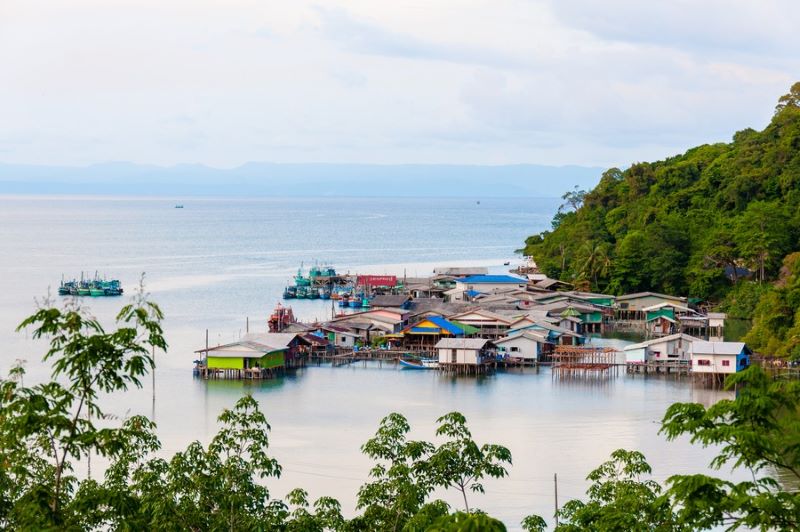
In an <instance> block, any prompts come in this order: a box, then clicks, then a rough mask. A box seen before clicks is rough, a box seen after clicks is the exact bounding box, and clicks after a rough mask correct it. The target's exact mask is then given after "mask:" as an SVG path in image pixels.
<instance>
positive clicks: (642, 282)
mask: <svg viewBox="0 0 800 532" xmlns="http://www.w3.org/2000/svg"><path fill="white" fill-rule="evenodd" d="M565 199H566V200H567V202H566V203H565V206H564V207H563V208H562V210H560V211H559V213H558V214H556V216H555V217H554V219H553V227H552V230H550V231H545V232H543V233H541V234H538V235H533V236H531V237H529V238H528V239H527V240H526V242H525V244H526V245H525V248H524V253H525V254H526V255H531V256H533V257H534V258H535V260H536V262H537V264H538V265H539V267H540V268H541V269H542V270H543V271H544V272H546V273H547V274H548V275H549V276H551V277H555V278H560V279H562V280H566V281H570V282H572V283H575V284H576V285H578V286H582V287H584V288H591V289H593V290H598V291H603V292H611V293H615V294H621V293H624V292H636V291H642V290H654V291H659V292H666V293H671V294H680V295H687V296H689V297H697V298H701V299H703V300H707V301H709V302H711V303H713V304H720V305H721V306H722V307H723V308H724V309H725V310H727V311H728V312H729V313H730V314H732V315H734V316H737V317H753V316H755V317H756V323H755V327H754V331H753V332H751V335H750V336H751V338H749V339H750V341H752V342H753V343H754V344H755V345H754V347H756V348H757V349H769V350H770V351H773V352H775V353H777V354H784V355H786V354H790V353H792V352H794V351H795V345H794V343H795V342H797V341H798V340H795V339H794V337H793V336H792V335H789V332H790V329H791V328H792V327H794V326H795V311H796V309H797V307H796V306H794V305H793V302H794V299H795V298H793V297H789V296H788V295H787V293H786V292H787V291H790V290H791V289H790V288H788V287H789V286H792V280H793V279H794V276H795V267H796V265H795V262H797V261H796V260H794V259H792V258H791V257H790V258H789V259H788V260H787V264H786V265H785V266H784V259H785V258H786V257H787V255H789V254H790V253H792V252H794V251H800V82H798V83H795V84H794V85H793V86H792V88H791V91H790V92H789V93H788V94H786V95H784V96H782V97H781V98H780V100H779V102H778V105H777V107H776V110H775V116H774V117H773V119H772V121H771V123H770V124H769V126H767V127H766V128H765V129H764V130H763V131H755V130H753V129H745V130H743V131H739V132H738V133H736V134H735V135H734V137H733V141H732V142H731V143H729V144H711V145H704V146H698V147H696V148H693V149H691V150H689V151H687V152H686V153H684V154H683V155H678V156H675V157H672V158H669V159H666V160H664V161H658V162H654V163H636V164H634V165H632V166H631V167H630V168H628V169H627V170H625V171H620V170H618V169H616V168H612V169H610V170H608V171H607V172H605V174H604V175H603V177H602V179H601V181H600V183H599V184H598V185H597V187H595V188H594V190H592V191H591V192H587V193H583V192H580V191H577V190H576V191H575V192H571V193H569V194H567V195H565ZM798 269H800V268H798ZM782 270H783V273H782V274H781V271H782ZM798 273H800V272H798ZM776 281H778V282H777V285H778V286H776ZM781 294H783V295H781ZM778 296H780V297H778ZM771 303H772V304H771ZM756 307H757V308H756ZM764 320H770V324H768V325H765V323H764ZM798 323H800V321H798ZM756 330H760V331H761V332H760V333H759V334H758V335H756V334H754V333H755V332H756ZM798 330H800V326H798ZM768 343H769V346H768V345H767V344H768Z"/></svg>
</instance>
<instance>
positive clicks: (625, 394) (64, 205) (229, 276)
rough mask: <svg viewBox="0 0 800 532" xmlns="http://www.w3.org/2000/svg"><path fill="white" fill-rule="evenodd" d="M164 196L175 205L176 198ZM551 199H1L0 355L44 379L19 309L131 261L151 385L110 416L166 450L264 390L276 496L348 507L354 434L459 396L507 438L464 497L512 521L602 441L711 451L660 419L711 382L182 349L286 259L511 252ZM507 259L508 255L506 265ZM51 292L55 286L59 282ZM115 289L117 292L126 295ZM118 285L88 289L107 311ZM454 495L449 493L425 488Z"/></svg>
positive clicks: (566, 482) (421, 423)
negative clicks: (667, 431) (151, 433)
mask: <svg viewBox="0 0 800 532" xmlns="http://www.w3.org/2000/svg"><path fill="white" fill-rule="evenodd" d="M176 202H180V203H182V204H184V206H185V208H184V209H175V208H174V205H175V204H176ZM558 203H559V202H558V200H555V199H481V200H480V203H478V202H477V200H464V199H458V200H456V199H453V200H447V199H405V198H404V199H386V198H381V199H363V198H362V199H348V198H306V199H300V198H293V199H253V200H191V201H186V200H180V199H179V200H175V199H119V198H83V199H75V198H64V197H57V198H35V199H32V198H10V197H7V198H0V250H1V251H2V253H0V274H1V275H2V276H1V277H0V278H2V279H3V281H4V287H3V291H2V295H0V340H2V345H3V346H4V348H3V350H2V353H0V371H2V372H3V373H6V372H7V371H8V368H9V367H10V366H11V365H12V364H13V363H14V362H15V361H16V360H18V359H23V360H26V365H27V368H28V372H29V373H28V377H27V378H28V379H31V380H41V379H43V378H46V376H47V375H48V372H49V369H48V368H47V367H46V366H44V365H43V364H42V363H41V362H39V359H40V357H41V354H42V352H43V350H44V347H45V346H44V345H42V344H41V343H36V342H33V341H31V340H30V339H29V335H28V331H22V332H20V333H15V332H14V329H15V327H16V325H17V324H18V323H19V322H20V321H21V320H22V319H23V318H24V317H25V316H27V315H28V314H30V313H31V312H32V311H33V310H34V308H35V302H34V298H36V297H39V298H42V297H45V296H46V295H47V293H48V288H50V289H51V291H52V292H55V289H56V288H57V286H58V283H59V280H60V279H61V276H62V275H65V276H67V277H73V276H79V275H80V272H81V271H88V272H90V273H91V274H94V271H95V270H97V271H98V272H99V273H100V274H101V275H107V276H109V277H110V278H111V277H114V278H120V279H121V280H122V281H123V284H124V286H125V287H126V289H127V290H128V291H132V290H133V288H134V286H135V285H136V284H137V282H138V280H139V278H140V276H141V274H142V273H143V272H146V277H145V282H146V283H145V284H146V288H147V291H148V292H150V293H151V295H152V299H154V300H155V301H156V302H158V303H159V304H160V305H161V306H162V308H163V309H164V311H165V313H166V315H167V319H166V323H165V329H166V333H167V339H168V341H169V343H170V350H169V352H168V353H167V354H166V355H163V354H162V355H159V356H158V361H157V364H158V368H157V371H156V382H155V390H153V388H152V386H151V384H150V382H148V383H147V385H146V386H145V388H144V389H142V390H135V391H131V392H128V393H124V394H119V395H117V396H114V397H110V398H108V407H107V409H108V410H109V411H111V412H113V413H115V414H117V415H119V416H125V415H131V414H145V415H148V416H153V417H154V418H155V420H156V422H157V423H158V426H159V435H160V437H161V439H162V442H163V445H164V453H165V454H169V453H171V452H174V451H176V450H178V449H181V448H183V447H185V446H186V445H187V444H188V443H189V442H190V441H192V440H195V439H199V440H201V441H204V442H205V441H208V440H209V439H210V437H211V436H212V435H213V434H214V432H215V431H216V422H215V419H216V417H217V416H218V415H219V413H220V412H221V410H222V409H223V408H227V407H230V406H232V405H233V404H234V403H235V401H236V400H237V399H238V398H240V397H241V396H242V395H243V394H245V393H252V394H253V395H254V396H255V397H256V398H257V399H258V400H259V402H260V403H261V405H262V407H263V409H264V410H265V412H266V414H267V416H268V419H269V420H270V422H271V424H272V427H273V432H272V438H271V441H272V448H273V451H274V454H275V456H276V457H277V458H278V459H279V460H280V462H281V463H282V464H283V465H284V468H285V469H284V475H283V477H282V478H281V479H280V480H278V481H271V482H270V485H271V486H272V491H273V494H274V495H277V496H282V495H283V494H285V492H287V491H288V490H290V489H292V488H294V487H298V486H301V487H304V488H306V489H308V490H309V491H310V492H311V495H312V496H321V495H332V496H335V497H338V498H339V499H340V500H341V501H342V503H343V505H344V509H345V511H346V512H348V513H352V512H353V510H354V504H355V494H356V492H357V489H358V486H359V485H360V484H361V483H363V482H364V480H365V479H366V476H367V471H368V469H369V466H370V464H369V462H368V461H367V460H366V459H365V458H364V457H363V456H362V455H361V454H360V452H359V447H360V445H361V444H362V443H363V442H364V441H366V440H367V439H368V438H369V437H370V436H371V435H372V434H373V433H374V431H375V429H376V427H377V424H378V422H379V420H380V419H381V418H382V417H383V416H384V415H386V414H387V413H389V412H392V411H397V412H401V413H403V414H405V415H406V416H407V417H408V418H409V419H410V421H411V424H412V426H413V427H414V431H413V434H412V436H413V437H415V438H429V439H430V438H433V431H434V428H435V419H436V418H437V417H438V416H440V415H442V414H444V413H446V412H449V411H453V410H458V411H461V412H463V413H464V414H465V415H466V416H467V419H468V420H469V422H470V426H471V428H472V430H473V433H474V435H475V436H476V438H477V439H478V440H479V441H491V442H494V443H500V444H503V445H506V446H507V447H509V448H510V449H511V451H512V453H513V456H514V465H513V467H512V468H511V475H510V477H509V478H506V479H503V480H500V481H489V482H486V488H487V494H486V495H483V496H478V495H474V496H473V500H472V503H473V504H474V505H477V506H478V507H480V508H483V509H484V510H486V511H488V512H489V513H491V514H492V515H496V516H498V517H500V518H502V519H503V520H505V521H506V523H507V524H508V525H509V526H510V527H511V528H512V529H514V528H515V527H516V526H517V524H518V523H519V521H520V520H521V518H522V517H523V516H525V515H527V514H529V513H534V512H535V513H539V514H541V515H544V516H550V515H552V508H553V495H552V493H553V473H558V477H559V500H560V501H561V502H562V503H563V502H564V501H566V500H567V499H568V498H570V497H579V496H581V495H582V494H583V491H584V489H585V488H586V483H585V481H584V478H585V476H586V474H587V473H588V472H589V471H590V470H591V469H592V468H594V467H596V466H597V465H599V463H600V462H602V461H603V460H605V459H606V458H607V457H608V455H609V453H610V452H611V451H613V450H614V449H617V448H620V447H624V448H628V449H639V450H642V451H643V452H644V453H645V454H646V455H647V457H648V458H649V460H650V462H651V464H652V465H653V467H654V470H655V476H656V477H657V478H658V479H664V478H666V477H668V476H669V475H671V474H674V473H679V472H690V471H697V470H698V469H700V468H703V467H704V466H705V465H706V464H708V462H709V461H710V459H711V457H712V456H713V454H714V453H713V451H712V450H704V449H701V448H698V447H694V446H691V445H689V444H688V442H687V441H683V440H680V441H676V442H671V443H667V442H666V441H665V440H664V439H663V438H662V437H661V436H659V435H658V428H659V424H658V422H659V420H660V419H661V417H662V415H663V413H664V411H665V409H666V407H667V406H668V405H669V404H671V403H673V402H675V401H698V402H703V403H706V404H710V403H711V402H713V401H715V400H717V399H719V398H720V397H724V395H723V394H722V392H713V391H707V390H701V389H696V388H693V387H692V386H691V385H690V384H689V383H687V382H686V381H685V380H684V381H680V380H665V379H654V378H649V379H646V378H642V377H636V378H633V377H626V376H624V375H620V376H618V377H616V378H613V379H610V380H602V381H589V382H587V381H580V382H576V381H560V380H557V379H553V377H552V375H551V374H550V373H549V371H548V370H542V371H541V372H539V373H537V372H534V371H527V370H526V371H509V372H505V373H498V374H497V375H494V376H491V377H488V378H483V379H464V378H453V377H446V376H442V375H438V374H437V373H436V372H414V371H402V370H399V369H397V368H396V367H395V366H393V365H380V364H368V365H363V364H360V365H354V366H351V367H344V368H331V367H326V366H323V367H309V368H306V369H304V370H301V371H298V372H297V373H295V374H293V375H290V376H287V377H285V378H283V379H279V380H275V381H270V382H263V383H242V382H226V381H212V382H205V381H202V380H197V379H195V378H193V377H192V373H191V367H192V361H193V360H194V358H196V355H195V354H194V351H195V350H197V349H200V348H201V347H202V346H203V345H204V341H205V330H206V329H208V330H209V335H210V338H211V342H212V343H215V342H225V341H229V340H233V339H235V338H238V336H239V335H240V334H242V333H243V332H244V328H245V323H246V319H247V318H248V317H249V319H250V324H251V330H259V329H262V330H263V329H265V323H266V318H267V316H268V314H269V312H270V311H271V309H272V308H273V307H274V305H275V303H276V302H277V301H278V300H279V298H280V295H281V291H282V289H283V287H284V285H285V284H286V282H287V280H288V279H289V277H291V276H292V275H293V273H294V272H295V271H296V269H297V268H298V266H299V265H300V263H301V262H305V265H306V267H307V266H308V265H310V264H312V263H313V262H314V261H320V262H324V263H328V264H331V265H333V266H334V267H336V268H337V269H339V270H342V271H348V270H349V271H351V272H355V271H359V272H368V273H390V274H398V275H402V274H403V273H404V272H405V273H406V274H407V275H409V276H418V275H419V276H422V275H427V274H429V273H431V271H432V269H433V267H434V266H436V265H439V266H444V265H466V264H476V265H485V266H488V267H490V268H491V270H492V271H497V272H501V271H503V270H504V268H503V266H502V264H503V262H505V261H508V260H512V261H513V260H515V258H516V257H515V255H514V250H515V249H517V248H519V247H521V246H522V243H523V241H524V239H525V237H526V236H527V235H529V234H531V233H534V232H537V231H540V230H542V229H545V228H547V227H548V225H549V221H550V219H551V218H552V215H553V213H554V212H555V209H556V208H557V206H558ZM506 269H507V268H506ZM56 297H57V296H56ZM124 299H127V297H126V298H124ZM122 302H123V301H121V300H120V299H113V298H98V299H87V301H86V304H87V305H89V306H90V308H91V310H92V312H93V313H95V315H97V316H98V318H100V319H101V320H102V321H103V322H104V323H108V324H110V323H111V322H112V320H113V316H114V314H115V312H116V311H117V310H118V309H119V306H120V305H121V303H122ZM294 309H295V313H296V314H298V315H299V316H300V317H301V318H307V319H311V318H320V319H324V318H325V317H327V316H329V315H330V303H327V304H326V303H324V302H310V301H303V302H294ZM440 495H441V496H443V497H445V498H446V499H447V500H448V501H450V502H452V503H453V504H454V505H458V504H459V499H458V498H457V497H456V496H455V494H453V493H449V494H448V493H444V494H440Z"/></svg>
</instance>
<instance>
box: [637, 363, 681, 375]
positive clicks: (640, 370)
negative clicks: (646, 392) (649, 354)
mask: <svg viewBox="0 0 800 532" xmlns="http://www.w3.org/2000/svg"><path fill="white" fill-rule="evenodd" d="M625 366H626V368H625V369H626V371H627V373H628V374H629V375H636V374H642V375H648V374H654V375H655V374H661V375H679V376H681V375H689V373H690V371H691V367H690V366H689V364H688V361H680V360H676V361H669V362H668V361H649V362H628V363H626V364H625Z"/></svg>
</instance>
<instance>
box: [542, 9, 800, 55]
mask: <svg viewBox="0 0 800 532" xmlns="http://www.w3.org/2000/svg"><path fill="white" fill-rule="evenodd" d="M549 5H550V7H551V9H552V10H553V12H554V13H555V14H556V15H557V16H558V17H559V20H560V21H561V22H562V23H563V24H564V25H566V26H569V27H574V28H580V29H583V30H585V31H588V32H590V33H592V34H594V35H596V36H598V37H600V38H602V39H604V40H612V41H625V42H631V43H639V44H652V45H658V46H667V47H671V48H678V49H682V50H689V51H693V52H697V53H700V52H714V53H731V52H736V53H740V54H747V55H759V54H763V53H770V54H779V55H786V56H793V55H796V54H797V50H798V48H799V47H800V32H799V31H798V30H797V21H798V20H800V3H799V2H797V1H796V0H759V1H758V2H752V1H749V0H702V1H700V0H691V1H690V0H665V1H660V2H643V1H641V0H606V1H604V2H585V1H582V0H552V1H550V2H549Z"/></svg>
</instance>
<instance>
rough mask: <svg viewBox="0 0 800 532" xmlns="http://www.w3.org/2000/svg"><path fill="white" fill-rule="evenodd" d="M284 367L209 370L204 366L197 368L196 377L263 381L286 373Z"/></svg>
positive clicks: (199, 365) (200, 365)
mask: <svg viewBox="0 0 800 532" xmlns="http://www.w3.org/2000/svg"><path fill="white" fill-rule="evenodd" d="M285 369H286V368H285V367H284V366H278V367H275V368H268V369H263V368H246V369H221V368H208V367H206V366H204V365H202V364H198V365H197V366H195V369H194V371H195V375H197V376H199V377H201V378H203V379H239V380H261V379H274V378H275V377H278V376H280V375H283V374H284V372H285Z"/></svg>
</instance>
